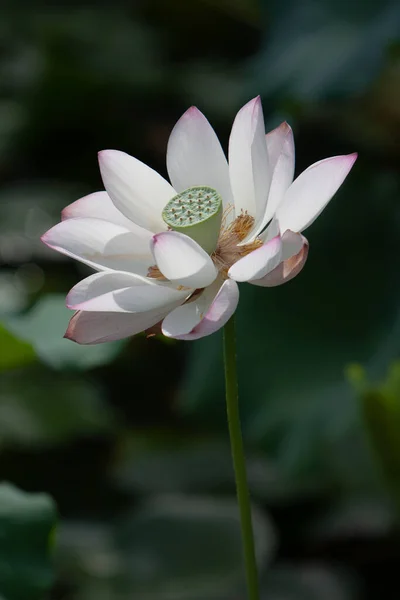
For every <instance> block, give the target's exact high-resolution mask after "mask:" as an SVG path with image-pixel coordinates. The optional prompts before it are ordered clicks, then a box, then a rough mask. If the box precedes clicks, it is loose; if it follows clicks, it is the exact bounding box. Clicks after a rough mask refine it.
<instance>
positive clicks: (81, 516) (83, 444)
mask: <svg viewBox="0 0 400 600" xmlns="http://www.w3.org/2000/svg"><path fill="white" fill-rule="evenodd" d="M0 16H1V18H0V81H1V85H0V177H1V189H0V263H1V270H0V320H1V324H2V325H1V327H0V371H1V373H0V477H1V478H2V479H5V480H9V481H11V482H13V483H15V484H17V485H19V486H20V487H22V488H24V489H26V490H32V491H37V490H44V491H47V492H49V493H51V494H52V495H53V496H54V498H55V499H56V501H57V504H58V507H59V511H60V515H61V523H60V526H59V528H58V532H57V552H56V568H57V583H56V585H55V587H54V590H53V593H52V597H53V598H54V599H65V600H70V599H71V600H72V599H74V600H125V599H128V598H129V599H136V598H140V599H141V600H142V599H143V600H203V599H206V598H207V599H211V600H241V599H244V598H245V593H244V588H243V586H242V567H241V554H240V552H241V551H240V543H239V539H240V537H239V536H240V534H239V531H238V522H237V509H236V504H235V495H234V483H233V475H232V468H231V463H230V457H229V446H228V440H227V428H226V418H225V406H224V388H223V376H222V370H221V369H222V363H221V336H220V335H219V334H215V335H213V336H211V337H209V338H205V339H203V340H200V341H198V342H175V341H170V340H164V339H158V338H151V339H146V338H145V337H144V336H137V337H135V338H134V339H131V340H128V341H123V342H121V343H115V344H108V345H104V346H97V347H89V348H88V347H78V346H76V345H74V344H73V343H72V342H69V341H67V340H64V339H63V338H62V335H63V333H64V330H65V328H66V325H67V322H68V318H69V316H70V313H69V311H68V310H67V309H66V308H65V306H64V300H65V295H66V293H67V291H68V290H69V289H70V288H71V287H72V286H73V285H74V284H75V283H76V282H77V281H78V280H80V279H81V278H82V277H83V276H85V275H86V274H88V273H89V271H88V270H87V269H86V268H85V267H83V266H82V265H79V264H76V263H73V262H72V261H71V260H69V259H65V258H64V257H62V256H61V255H57V254H56V253H55V252H51V251H50V250H48V249H47V248H45V247H44V246H43V245H42V244H41V243H40V241H39V237H40V235H41V234H42V233H44V231H46V230H47V229H48V228H49V227H51V226H52V225H53V224H55V223H56V222H57V221H58V220H59V218H60V211H61V209H62V208H63V207H64V206H65V205H67V204H68V203H70V202H72V201H74V200H75V199H77V198H79V197H81V196H83V195H85V194H86V193H89V192H92V191H96V190H99V189H102V183H101V179H100V175H99V170H98V166H97V161H96V153H97V151H98V150H100V149H104V148H117V149H120V150H124V151H126V152H128V153H130V154H132V155H134V156H136V157H137V158H139V159H140V160H142V161H144V162H146V163H147V164H149V165H151V166H152V167H153V168H155V169H157V170H158V171H160V172H161V173H163V174H166V169H165V150H166V144H167V140H168V135H169V132H170V131H171V129H172V127H173V125H174V123H175V122H176V121H177V119H178V118H179V117H180V115H181V114H182V113H183V112H184V111H185V110H186V109H187V108H188V107H189V106H190V105H192V104H195V105H196V106H198V107H199V108H200V110H202V111H203V112H204V113H205V114H206V116H207V117H208V118H209V120H210V121H211V123H212V124H213V126H214V127H215V129H216V131H217V133H218V135H219V136H220V139H221V140H222V143H223V145H224V147H225V148H226V147H227V140H228V136H229V131H230V126H231V124H232V121H233V118H234V116H235V114H236V112H237V111H238V110H239V108H240V107H241V106H242V105H243V104H244V103H245V102H247V101H248V100H249V99H250V98H252V97H254V96H255V95H257V94H261V96H262V100H263V106H264V115H265V121H266V126H267V129H272V128H273V127H275V126H277V125H278V124H279V123H280V122H281V121H282V120H285V119H286V120H288V121H289V123H290V124H291V125H292V127H293V129H294V134H295V141H296V152H297V160H296V173H300V172H301V171H302V170H303V169H304V168H305V167H307V166H308V165H309V164H311V163H312V162H315V161H317V160H320V159H321V158H325V157H328V156H332V155H335V154H345V153H350V152H353V151H358V153H359V159H358V161H357V162H356V165H355V167H354V169H353V171H352V172H351V174H350V176H349V178H348V179H347V181H346V183H345V185H344V186H343V188H342V189H341V190H340V192H339V193H338V194H337V196H336V197H335V199H334V200H333V201H332V203H331V204H330V205H329V207H328V208H327V209H326V210H325V211H324V213H323V215H322V216H321V217H320V218H319V219H318V220H317V222H316V223H315V224H314V225H312V227H311V228H310V229H309V230H308V231H307V237H308V239H309V241H310V255H309V259H308V263H307V265H306V267H305V269H304V271H303V272H302V273H301V275H300V276H299V277H298V278H296V279H295V280H293V281H292V282H290V283H289V284H287V285H285V286H282V287H278V288H273V289H262V288H255V287H252V286H246V285H245V284H244V285H241V301H240V305H239V309H238V311H237V322H238V364H239V377H240V382H239V388H240V405H241V412H242V417H243V427H244V434H245V443H246V448H247V458H248V468H249V479H250V484H251V492H252V497H253V500H254V505H255V514H254V521H255V532H256V538H257V548H258V554H259V560H260V574H261V576H262V587H263V600H357V599H358V600H372V599H374V600H375V599H380V598H385V600H391V599H392V598H393V599H396V600H397V599H398V570H399V568H400V559H399V551H400V543H399V539H398V534H397V529H396V521H397V520H398V514H399V511H396V508H395V507H396V503H397V506H399V505H400V502H399V498H400V495H399V494H398V493H396V492H393V490H396V486H397V484H399V485H400V466H399V469H398V470H397V467H396V465H400V442H399V443H398V445H397V446H396V439H397V436H396V433H397V431H399V437H400V429H398V430H396V431H395V432H394V433H395V435H394V436H392V438H391V440H392V441H390V440H389V439H388V438H387V437H386V436H385V433H386V432H385V427H382V428H381V429H380V434H379V435H380V442H381V446H379V444H377V445H374V444H371V429H373V423H374V422H376V421H375V420H374V416H373V414H374V410H375V408H376V406H375V404H374V403H375V402H376V403H378V404H379V403H380V406H383V407H384V410H387V411H389V412H390V410H392V411H396V410H399V411H400V366H399V363H398V362H396V359H397V358H398V357H399V347H400V313H399V308H398V307H399V293H400V280H399V267H400V253H399V230H400V208H399V207H400V204H399V191H400V170H399V158H400V43H399V32H400V7H399V4H398V2H397V1H396V0H368V1H364V0H353V1H352V2H348V1H346V2H345V1H344V0H315V1H313V0H304V1H302V2H298V1H297V0H284V1H280V0H269V1H266V2H264V3H263V5H260V4H258V2H256V1H255V0H254V2H253V1H251V0H190V1H189V0H186V1H184V0H181V1H179V0H148V1H146V0H141V1H140V0H139V1H136V2H134V1H133V0H132V1H131V2H128V1H127V0H125V1H122V0H119V1H115V2H113V3H112V4H111V3H109V2H98V3H96V4H94V3H93V4H90V5H89V4H87V5H83V4H82V3H79V2H70V3H69V4H63V5H61V4H57V3H54V4H49V3H42V4H40V3H38V2H35V3H30V2H27V1H26V2H22V1H21V0H20V1H13V2H11V1H10V2H7V1H4V0H3V2H2V4H1V15H0ZM371 399H372V400H371ZM367 400H368V402H367ZM366 406H368V407H369V408H368V410H367V412H366V409H365V407H366ZM371 406H372V409H371ZM374 407H375V408H374ZM368 411H369V412H368ZM371 411H372V413H371ZM371 414H372V418H371ZM366 415H367V418H366ZM387 422H389V423H394V422H395V421H394V420H393V419H391V417H390V414H389V417H388V419H387ZM399 422H400V420H399ZM371 423H372V425H371ZM368 424H369V427H368ZM393 440H394V442H393ZM374 447H375V449H376V448H378V450H379V448H381V450H382V447H383V448H384V450H385V451H384V452H383V451H381V452H380V453H379V452H378V453H376V452H374ZM383 455H385V457H386V458H382V456H383ZM387 457H389V459H387ZM396 457H397V458H398V462H397V463H396ZM392 459H393V461H394V462H392V463H391V464H394V468H392V469H389V470H388V469H385V468H384V466H385V465H383V468H382V460H384V461H385V460H386V462H387V460H392ZM385 475H386V479H385Z"/></svg>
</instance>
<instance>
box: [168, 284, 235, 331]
mask: <svg viewBox="0 0 400 600" xmlns="http://www.w3.org/2000/svg"><path fill="white" fill-rule="evenodd" d="M238 302H239V288H238V285H237V283H236V282H235V281H232V280H230V279H228V280H226V281H225V282H224V283H223V284H222V286H221V281H220V280H218V281H216V282H214V283H213V285H212V286H210V287H208V288H207V289H205V290H204V291H203V292H202V294H200V295H199V296H198V297H197V298H196V299H195V300H193V301H189V302H187V303H186V304H183V305H182V306H179V307H178V308H176V309H175V310H174V311H172V312H171V313H170V314H169V315H167V316H166V317H165V319H164V321H163V324H162V332H163V334H164V335H165V336H167V337H172V338H176V339H179V340H197V339H199V338H202V337H205V336H207V335H211V334H212V333H214V332H215V331H218V329H220V328H221V327H223V326H224V325H225V324H226V323H227V322H228V320H229V319H230V318H231V316H232V315H233V313H234V312H235V310H236V307H237V305H238Z"/></svg>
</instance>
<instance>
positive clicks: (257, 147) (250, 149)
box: [229, 97, 271, 222]
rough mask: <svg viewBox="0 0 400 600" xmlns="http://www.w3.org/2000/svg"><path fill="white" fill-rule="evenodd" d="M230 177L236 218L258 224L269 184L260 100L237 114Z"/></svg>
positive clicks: (231, 145)
mask: <svg viewBox="0 0 400 600" xmlns="http://www.w3.org/2000/svg"><path fill="white" fill-rule="evenodd" d="M229 173H230V179H231V185H232V191H233V196H234V199H235V210H236V215H238V214H240V212H241V211H242V210H243V211H247V212H248V214H249V215H251V216H252V217H254V218H255V220H256V222H258V221H259V220H260V219H261V218H262V215H263V214H264V212H265V206H266V202H267V198H268V191H269V186H270V183H271V170H270V166H269V159H268V151H267V143H266V140H265V127H264V117H263V113H262V106H261V100H260V98H259V97H257V98H254V99H253V100H251V101H250V102H248V103H247V104H246V105H245V106H244V107H243V108H242V109H241V110H240V111H239V112H238V114H237V116H236V119H235V121H234V123H233V127H232V132H231V136H230V139H229Z"/></svg>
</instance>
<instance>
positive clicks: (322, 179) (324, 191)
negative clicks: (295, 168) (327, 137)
mask: <svg viewBox="0 0 400 600" xmlns="http://www.w3.org/2000/svg"><path fill="white" fill-rule="evenodd" d="M356 158H357V154H348V155H345V156H333V157H332V158H326V159H324V160H320V161H319V162H317V163H315V164H313V165H311V166H310V167H308V169H306V170H305V171H303V173H301V175H299V177H298V178H297V179H295V181H294V182H293V183H292V185H291V186H290V187H289V189H288V190H287V192H286V194H285V197H284V199H283V201H282V202H281V203H280V205H279V206H278V209H277V211H276V217H277V219H278V220H279V224H280V227H281V231H285V230H286V229H291V230H292V231H304V229H306V228H307V227H309V226H310V225H311V223H313V222H314V221H315V219H316V218H317V217H318V215H319V214H320V213H321V212H322V211H323V209H324V208H325V206H326V205H327V204H328V202H329V200H330V199H331V198H332V197H333V195H334V194H335V193H336V192H337V190H338V189H339V187H340V186H341V185H342V183H343V181H344V180H345V179H346V177H347V175H348V173H349V171H350V169H351V168H352V166H353V164H354V163H355V161H356Z"/></svg>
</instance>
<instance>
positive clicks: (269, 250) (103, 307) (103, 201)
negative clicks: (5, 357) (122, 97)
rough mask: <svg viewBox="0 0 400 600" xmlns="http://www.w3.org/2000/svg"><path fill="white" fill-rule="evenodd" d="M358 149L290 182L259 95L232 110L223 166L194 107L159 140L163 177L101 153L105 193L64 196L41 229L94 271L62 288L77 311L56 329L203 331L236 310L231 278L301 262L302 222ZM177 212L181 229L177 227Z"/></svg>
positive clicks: (285, 145) (116, 334)
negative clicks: (52, 222)
mask: <svg viewBox="0 0 400 600" xmlns="http://www.w3.org/2000/svg"><path fill="white" fill-rule="evenodd" d="M356 157H357V155H356V154H350V155H347V156H335V157H333V158H327V159H325V160H321V161H319V162H317V163H315V164H314V165H312V166H311V167H309V168H308V169H306V171H304V172H303V173H302V174H301V175H300V176H299V177H298V178H297V179H296V180H295V181H294V182H293V183H292V180H293V173H294V144H293V135H292V130H291V128H290V127H289V125H287V124H286V123H283V124H282V125H280V126H279V127H277V128H276V129H274V130H273V131H272V132H270V133H268V134H267V135H265V130H264V119H263V115H262V107H261V101H260V99H259V98H255V99H254V100H251V101H250V102H249V103H248V104H246V105H245V106H244V107H243V108H242V109H241V110H240V111H239V113H238V115H237V116H236V119H235V121H234V124H233V127H232V132H231V136H230V141H229V166H228V162H227V160H226V158H225V155H224V153H223V150H222V148H221V145H220V143H219V141H218V138H217V136H216V134H215V132H214V130H213V129H212V127H211V125H210V124H209V122H208V121H207V119H206V118H205V117H204V115H203V114H202V113H201V112H200V111H199V110H197V108H194V107H192V108H190V109H189V110H188V111H186V113H185V114H184V115H183V116H182V117H181V119H180V120H179V121H178V123H177V124H176V125H175V127H174V129H173V131H172V133H171V136H170V139H169V143H168V150H167V168H168V173H169V176H170V179H171V184H170V183H168V181H166V180H165V179H164V178H163V177H161V175H159V174H158V173H156V172H155V171H153V170H152V169H151V168H150V167H148V166H146V165H145V164H143V163H142V162H140V161H139V160H137V159H135V158H133V157H131V156H129V155H128V154H125V153H124V152H119V151H116V150H104V151H103V152H100V154H99V163H100V170H101V175H102V178H103V182H104V186H105V188H106V191H105V192H97V193H94V194H91V195H89V196H86V197H84V198H81V199H80V200H77V201H76V202H74V203H73V204H71V205H70V206H68V207H67V208H66V209H64V211H63V214H62V222H61V223H59V224H58V225H56V226H55V227H53V228H52V229H50V231H48V232H47V233H46V234H45V235H44V236H43V238H42V239H43V241H44V242H45V243H46V244H47V245H48V246H50V247H51V248H54V249H55V250H58V251H59V252H62V253H64V254H66V255H68V256H71V257H73V258H75V259H77V260H79V261H81V262H83V263H86V264H87V265H89V266H91V267H93V268H94V269H95V270H96V271H97V273H95V274H94V275H91V276H90V277H87V278H86V279H84V280H83V281H81V282H80V283H78V284H77V285H76V286H75V287H74V288H73V289H72V290H71V291H70V293H69V295H68V297H67V306H68V307H69V308H71V309H73V310H76V311H77V312H76V313H75V315H74V316H73V317H72V319H71V322H70V325H69V327H68V330H67V333H66V336H67V337H68V338H70V339H73V340H75V341H76V342H78V343H81V344H95V343H99V342H105V341H109V340H116V339H120V338H123V337H128V336H131V335H133V334H135V333H138V332H140V331H143V330H145V329H148V328H151V327H153V326H154V325H156V324H157V323H159V322H161V321H162V332H163V334H164V335H166V336H168V337H173V338H178V339H183V340H193V339H197V338H200V337H203V336H206V335H209V334H211V333H213V332H214V331H216V330H217V329H219V328H220V327H222V326H223V325H224V324H225V323H226V322H227V321H228V319H229V318H230V317H231V315H232V314H233V313H234V311H235V309H236V306H237V303H238V300H239V290H238V285H237V282H242V281H247V282H249V283H252V284H254V285H258V286H264V287H268V286H274V285H279V284H281V283H284V282H285V281H288V280H289V279H291V278H293V277H294V276H295V275H297V273H298V272H299V271H300V270H301V269H302V267H303V266H304V263H305V261H306V258H307V253H308V242H307V240H306V239H305V238H304V237H303V236H302V235H301V232H302V231H304V229H306V228H307V227H308V226H309V225H311V223H312V222H313V221H314V220H315V219H316V218H317V216H318V215H319V214H320V213H321V211H322V210H323V208H324V207H325V206H326V205H327V203H328V202H329V200H330V199H331V198H332V196H333V195H334V194H335V192H336V191H337V189H338V188H339V186H340V185H341V184H342V183H343V181H344V179H345V178H346V176H347V174H348V173H349V171H350V169H351V167H352V166H353V163H354V161H355V160H356ZM172 199H173V201H172V202H171V200H172ZM195 201H196V202H197V201H198V203H199V209H198V210H197V205H196V206H195V204H194V203H195ZM221 202H222V207H221ZM212 203H213V204H212ZM218 203H219V204H218ZM208 205H210V207H211V208H212V211H214V212H212V218H208V217H207V219H206V218H205V217H204V215H203V216H202V212H201V211H203V210H206V211H208V210H209V208H208ZM211 205H212V206H211ZM181 206H184V210H185V211H186V212H185V213H184V212H182V211H181ZM193 206H195V208H194V211H195V212H193V210H192V212H191V211H190V210H189V208H191V209H193ZM174 207H175V208H174ZM176 207H178V208H177V212H176V210H175V209H176ZM204 207H206V208H204ZM196 210H197V212H196ZM177 215H178V217H179V215H183V217H184V221H185V223H184V225H185V224H186V225H185V226H186V229H185V228H184V227H183V229H182V227H178V225H179V224H180V222H182V217H180V218H178V217H177ZM187 215H189V216H187ZM191 215H192V216H193V218H194V221H195V223H194V224H192V216H191ZM199 215H200V216H199ZM164 219H166V220H164ZM168 219H169V220H168ZM171 219H172V221H171ZM218 219H219V220H218ZM189 220H190V224H189ZM200 221H201V222H202V223H203V221H204V223H203V224H202V225H201V226H200ZM171 223H172V224H173V225H174V224H175V225H176V227H175V226H172V227H171ZM211 223H213V225H212V226H211ZM216 224H217V225H216ZM201 228H202V229H201ZM213 228H214V229H213ZM182 231H185V232H187V235H185V233H182ZM195 240H197V241H195ZM202 240H204V243H203V241H202ZM200 244H201V245H200ZM202 246H203V247H202Z"/></svg>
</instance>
